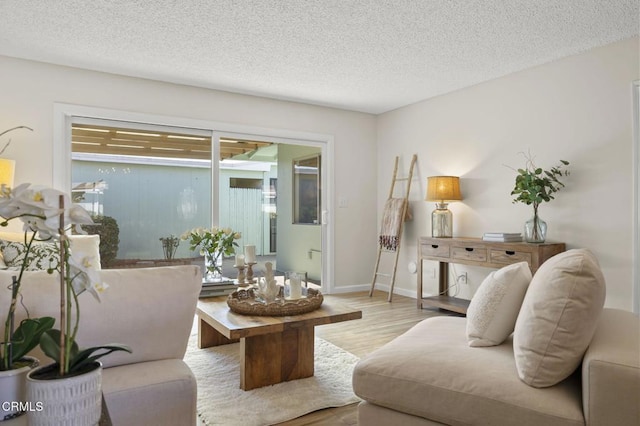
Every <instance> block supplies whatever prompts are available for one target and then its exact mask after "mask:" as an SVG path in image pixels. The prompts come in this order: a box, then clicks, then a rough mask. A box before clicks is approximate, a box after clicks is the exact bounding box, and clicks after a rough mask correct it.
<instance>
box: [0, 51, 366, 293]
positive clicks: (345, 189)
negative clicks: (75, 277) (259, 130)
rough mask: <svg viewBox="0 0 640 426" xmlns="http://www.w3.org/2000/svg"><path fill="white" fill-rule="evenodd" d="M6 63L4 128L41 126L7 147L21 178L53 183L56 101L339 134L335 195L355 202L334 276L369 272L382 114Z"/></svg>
mask: <svg viewBox="0 0 640 426" xmlns="http://www.w3.org/2000/svg"><path fill="white" fill-rule="evenodd" d="M0 70H2V78H0V93H1V94H2V96H1V98H0V99H1V102H0V129H3V130H4V129H7V128H9V127H13V126H17V125H27V126H30V127H33V128H34V129H35V131H34V132H32V133H30V132H25V133H20V134H17V133H14V134H13V139H14V143H12V145H11V147H10V148H9V149H8V150H7V151H6V152H5V154H4V156H5V157H7V158H11V159H15V160H16V161H17V171H16V182H17V183H22V182H32V183H40V184H47V185H52V184H53V169H52V153H53V152H52V150H53V143H52V141H53V104H54V102H62V103H68V104H75V105H87V106H94V107H100V108H110V109H117V110H124V111H133V112H139V113H147V114H159V115H167V116H174V117H186V118H190V119H200V120H211V121H217V122H223V123H234V124H240V125H247V126H259V127H266V128H275V129H287V130H293V131H300V132H312V133H319V134H328V135H333V137H334V154H335V155H334V157H335V158H334V159H333V166H334V171H335V174H334V178H335V194H334V195H335V197H336V199H337V197H343V198H345V199H348V200H349V204H348V208H342V209H337V210H336V212H335V217H333V218H331V220H333V221H334V224H335V234H336V237H337V238H338V239H339V241H340V243H339V244H335V252H334V258H335V282H334V283H332V284H333V285H334V286H335V287H337V288H338V289H339V288H340V287H341V286H343V287H344V286H351V285H353V284H354V283H358V284H360V283H366V282H367V281H368V280H369V275H370V270H369V269H370V267H369V265H371V264H372V262H373V261H372V259H373V258H374V256H375V250H376V246H375V243H376V232H377V231H376V229H377V225H376V217H375V215H371V214H370V212H371V211H374V209H375V208H376V169H375V167H374V165H375V164H376V149H375V117H374V116H372V115H369V114H362V113H355V112H349V111H343V110H338V109H332V108H324V107H317V106H311V105H304V104H299V103H294V102H283V101H275V100H270V99H266V98H258V97H252V96H244V95H237V94H231V93H226V92H219V91H213V90H204V89H199V88H195V87H189V86H180V85H175V84H168V83H161V82H156V81H150V80H144V79H138V78H130V77H122V76H116V75H111V74H104V73H98V72H93V71H85V70H79V69H74V68H66V67H60V66H55V65H48V64H43V63H37V62H31V61H25V60H19V59H13V58H8V57H2V56H0ZM355 158H357V159H358V160H359V161H357V162H355V163H354V162H353V159H355ZM347 235H348V236H349V238H344V236H347ZM363 246H364V248H363ZM354 264H356V265H366V267H364V266H363V267H361V268H354V267H353V265H354Z"/></svg>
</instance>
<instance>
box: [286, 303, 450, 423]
mask: <svg viewBox="0 0 640 426" xmlns="http://www.w3.org/2000/svg"><path fill="white" fill-rule="evenodd" d="M324 297H325V303H331V302H336V303H344V304H348V305H349V306H351V307H353V308H356V309H360V310H362V319H359V320H354V321H347V322H341V323H336V324H328V325H323V326H319V327H316V336H318V337H321V338H323V339H325V340H327V341H329V342H331V343H333V344H334V345H336V346H339V347H341V348H343V349H345V350H347V351H349V352H351V353H352V354H354V355H356V356H358V357H360V358H362V357H363V356H365V355H367V354H368V353H370V352H372V351H373V350H375V349H377V348H379V347H381V346H382V345H384V344H385V343H387V342H389V341H391V340H392V339H393V338H395V337H396V336H399V335H400V334H402V333H404V332H405V331H407V330H408V329H410V328H411V327H412V326H414V325H415V324H417V323H418V322H420V321H422V320H423V319H425V318H429V317H432V316H436V315H446V313H444V312H441V311H438V310H427V309H422V310H420V309H418V308H417V306H416V300H415V299H411V298H408V297H403V296H398V295H394V296H393V302H391V303H389V302H387V293H386V292H381V291H376V292H375V293H374V295H373V297H369V292H362V293H349V294H340V295H325V296H324ZM280 424H281V425H287V426H302V425H327V426H343V425H357V424H358V412H357V404H351V405H347V406H345V407H338V408H327V409H325V410H320V411H316V412H313V413H310V414H307V415H306V416H303V417H299V418H297V419H294V420H291V421H288V422H284V423H280Z"/></svg>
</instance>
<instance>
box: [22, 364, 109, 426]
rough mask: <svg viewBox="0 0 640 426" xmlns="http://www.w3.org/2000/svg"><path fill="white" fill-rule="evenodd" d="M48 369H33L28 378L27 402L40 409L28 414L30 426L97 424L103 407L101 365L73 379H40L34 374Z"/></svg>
mask: <svg viewBox="0 0 640 426" xmlns="http://www.w3.org/2000/svg"><path fill="white" fill-rule="evenodd" d="M48 367H50V366H45V367H40V368H37V369H34V370H32V371H31V372H30V373H29V374H28V375H27V401H29V402H31V403H32V404H35V406H36V407H39V408H41V409H39V410H33V411H29V412H28V413H27V418H28V420H29V426H58V425H65V426H94V425H97V424H98V422H99V421H100V413H101V408H102V364H100V363H99V362H96V368H95V369H93V370H91V371H89V372H87V373H84V374H81V375H78V376H73V377H65V378H62V379H51V380H39V379H34V378H33V375H34V374H36V373H37V372H38V371H41V370H43V369H46V368H48Z"/></svg>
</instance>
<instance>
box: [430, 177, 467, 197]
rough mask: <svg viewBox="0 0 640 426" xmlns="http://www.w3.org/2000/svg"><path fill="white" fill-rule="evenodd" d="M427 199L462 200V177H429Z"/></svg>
mask: <svg viewBox="0 0 640 426" xmlns="http://www.w3.org/2000/svg"><path fill="white" fill-rule="evenodd" d="M425 200H426V201H436V202H439V203H444V202H447V201H460V200H462V195H460V178H458V177H457V176H431V177H428V178H427V197H426V198H425Z"/></svg>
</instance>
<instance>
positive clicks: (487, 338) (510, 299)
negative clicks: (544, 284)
mask: <svg viewBox="0 0 640 426" xmlns="http://www.w3.org/2000/svg"><path fill="white" fill-rule="evenodd" d="M530 282H531V270H530V269H529V265H528V264H527V262H519V263H514V264H512V265H509V266H505V267H504V268H502V269H499V270H497V271H494V272H492V273H490V274H489V276H488V277H487V278H485V280H484V281H483V282H482V284H480V287H479V288H478V290H477V291H476V293H475V294H474V295H473V298H472V299H471V303H469V308H468V309H467V339H468V340H469V346H473V347H480V346H496V345H499V344H501V343H502V342H504V341H505V340H506V338H507V337H509V335H510V334H511V333H512V332H513V329H514V326H515V324H516V319H517V318H518V312H519V311H520V306H521V305H522V300H523V299H524V295H525V293H526V292H527V287H529V283H530Z"/></svg>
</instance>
